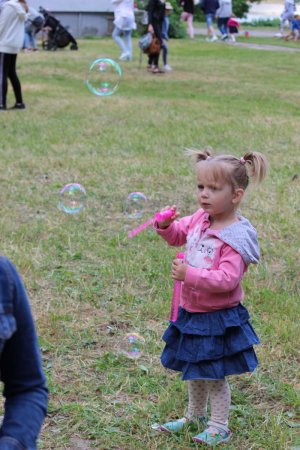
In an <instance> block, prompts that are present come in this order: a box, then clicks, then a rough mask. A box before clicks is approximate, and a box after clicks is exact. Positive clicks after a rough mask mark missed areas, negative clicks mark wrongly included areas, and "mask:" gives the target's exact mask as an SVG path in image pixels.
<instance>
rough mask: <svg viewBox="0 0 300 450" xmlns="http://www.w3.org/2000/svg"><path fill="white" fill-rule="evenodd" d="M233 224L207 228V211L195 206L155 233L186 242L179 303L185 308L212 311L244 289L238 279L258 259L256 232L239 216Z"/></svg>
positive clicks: (233, 300)
mask: <svg viewBox="0 0 300 450" xmlns="http://www.w3.org/2000/svg"><path fill="white" fill-rule="evenodd" d="M238 219H239V220H238V221H236V222H234V223H233V224H231V225H229V226H227V227H224V228H222V229H219V230H211V229H210V228H209V227H210V221H209V215H208V214H207V213H206V212H205V211H203V209H199V210H198V211H197V212H196V213H195V214H193V215H192V216H187V217H183V218H182V219H181V220H179V221H175V222H173V223H172V224H171V225H170V226H169V227H168V228H165V229H159V228H158V227H157V224H154V226H155V228H156V230H157V232H158V234H159V235H160V236H162V238H163V239H165V240H166V241H167V242H168V244H169V245H172V246H176V247H179V246H182V245H184V244H186V250H185V258H184V262H185V263H186V264H187V265H188V267H187V271H186V276H185V280H184V282H182V289H181V299H180V306H181V307H182V308H184V309H185V310H187V311H189V312H212V311H217V310H220V309H227V308H232V307H234V306H237V305H238V304H239V303H240V302H241V301H242V299H243V297H244V293H243V289H242V286H241V281H242V278H243V275H244V273H245V271H246V270H247V268H248V265H249V264H250V263H252V264H257V263H258V261H259V246H258V240H257V233H256V230H255V228H254V227H253V226H252V225H251V223H250V222H249V221H248V220H247V219H246V218H245V217H243V216H239V218H238Z"/></svg>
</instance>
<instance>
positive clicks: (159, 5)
mask: <svg viewBox="0 0 300 450" xmlns="http://www.w3.org/2000/svg"><path fill="white" fill-rule="evenodd" d="M147 9H148V31H149V32H150V33H152V34H155V36H156V37H157V38H158V39H159V41H160V43H161V45H163V33H162V28H163V21H164V18H165V3H164V2H162V1H161V0H150V1H149V4H148V8H147ZM159 54H160V53H156V54H154V55H151V54H150V55H149V70H150V71H151V72H152V73H163V71H162V70H160V69H159V66H158V61H159Z"/></svg>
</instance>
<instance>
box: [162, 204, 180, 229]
mask: <svg viewBox="0 0 300 450" xmlns="http://www.w3.org/2000/svg"><path fill="white" fill-rule="evenodd" d="M167 209H172V210H173V215H172V216H171V217H170V218H168V219H165V220H158V221H157V225H158V227H159V228H162V229H164V228H168V226H169V225H171V223H172V222H174V220H176V219H177V218H178V217H179V213H178V212H177V211H176V205H173V206H166V207H165V208H164V209H162V210H161V212H162V211H166V210H167Z"/></svg>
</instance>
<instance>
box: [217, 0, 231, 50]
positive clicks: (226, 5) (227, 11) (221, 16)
mask: <svg viewBox="0 0 300 450" xmlns="http://www.w3.org/2000/svg"><path fill="white" fill-rule="evenodd" d="M219 3H220V7H219V9H218V10H217V12H216V17H217V23H218V28H219V31H220V33H221V39H222V41H224V40H225V39H228V26H227V22H228V20H229V19H230V17H231V15H232V1H231V0H219Z"/></svg>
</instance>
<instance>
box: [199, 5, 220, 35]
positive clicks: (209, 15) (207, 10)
mask: <svg viewBox="0 0 300 450" xmlns="http://www.w3.org/2000/svg"><path fill="white" fill-rule="evenodd" d="M219 7H220V5H219V1H218V0H202V2H201V8H202V10H203V12H204V14H205V20H206V26H207V38H206V40H208V41H210V42H215V41H217V40H218V38H217V35H216V32H215V30H214V27H213V22H214V19H215V16H216V11H217V9H218V8H219Z"/></svg>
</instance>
